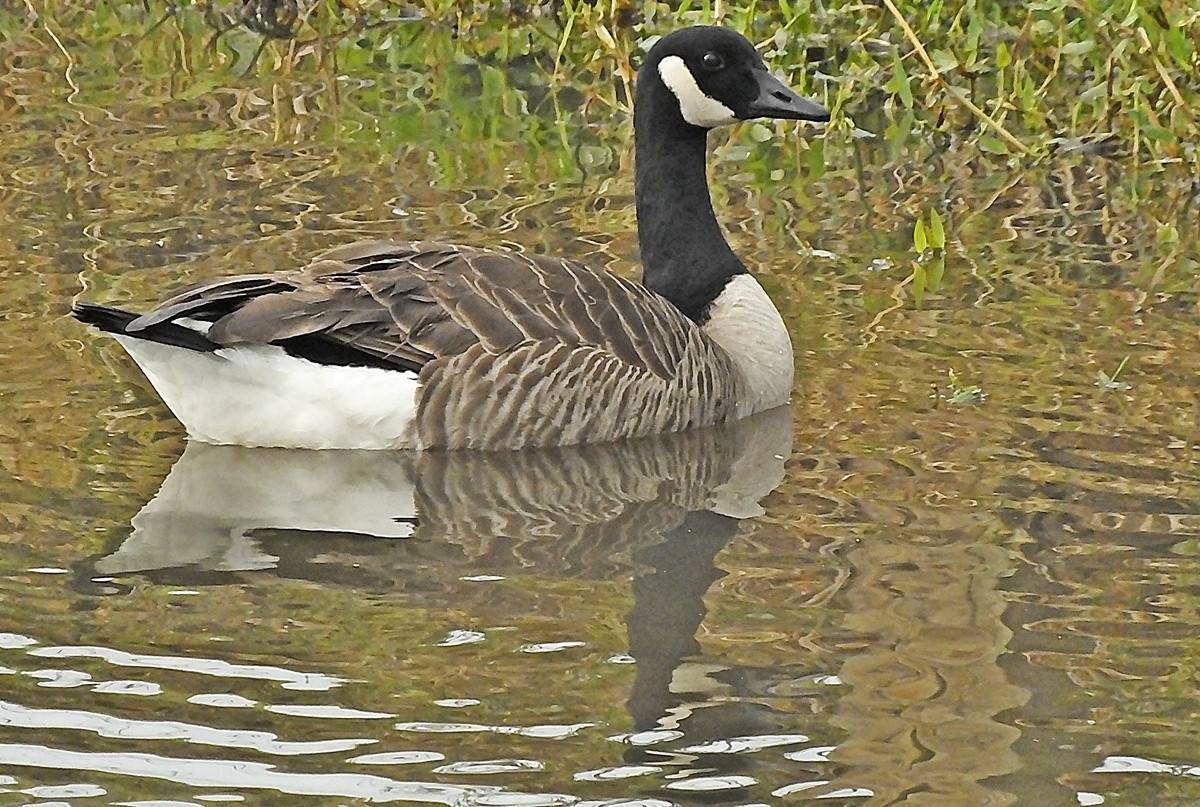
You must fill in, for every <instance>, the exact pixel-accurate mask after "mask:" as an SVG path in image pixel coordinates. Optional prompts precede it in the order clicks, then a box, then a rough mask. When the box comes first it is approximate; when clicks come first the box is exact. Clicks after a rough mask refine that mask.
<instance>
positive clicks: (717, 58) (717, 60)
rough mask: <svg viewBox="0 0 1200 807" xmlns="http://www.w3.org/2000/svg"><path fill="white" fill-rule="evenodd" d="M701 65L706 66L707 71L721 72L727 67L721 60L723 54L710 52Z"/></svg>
mask: <svg viewBox="0 0 1200 807" xmlns="http://www.w3.org/2000/svg"><path fill="white" fill-rule="evenodd" d="M700 63H701V64H702V65H704V69H705V70H720V69H721V68H722V67H724V66H725V60H724V59H722V58H721V54H719V53H713V52H712V51H709V52H708V53H706V54H704V56H703V57H702V58H701V59H700Z"/></svg>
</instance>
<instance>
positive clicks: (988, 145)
mask: <svg viewBox="0 0 1200 807" xmlns="http://www.w3.org/2000/svg"><path fill="white" fill-rule="evenodd" d="M979 148H981V149H983V150H984V151H986V152H987V153H989V154H1008V146H1006V145H1005V144H1004V141H1003V140H1001V139H1000V138H998V137H995V136H993V135H980V136H979Z"/></svg>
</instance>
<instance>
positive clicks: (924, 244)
mask: <svg viewBox="0 0 1200 807" xmlns="http://www.w3.org/2000/svg"><path fill="white" fill-rule="evenodd" d="M913 247H914V248H916V250H917V252H920V253H924V252H925V250H927V249H928V248H929V239H928V238H927V237H926V236H925V222H924V221H922V220H921V219H917V226H916V227H914V228H913Z"/></svg>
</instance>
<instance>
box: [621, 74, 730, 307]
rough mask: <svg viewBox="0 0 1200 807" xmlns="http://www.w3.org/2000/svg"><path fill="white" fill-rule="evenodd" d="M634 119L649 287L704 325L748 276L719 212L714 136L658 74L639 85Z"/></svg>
mask: <svg viewBox="0 0 1200 807" xmlns="http://www.w3.org/2000/svg"><path fill="white" fill-rule="evenodd" d="M633 120H634V132H635V154H634V156H635V161H636V180H635V183H636V184H635V193H636V197H637V222H638V245H639V246H640V248H641V253H642V256H641V257H642V283H643V284H644V285H645V286H646V287H647V288H649V289H650V290H652V291H654V292H657V293H658V294H661V295H662V296H663V297H666V298H667V299H668V300H670V301H671V302H672V303H674V305H675V306H676V307H677V308H678V309H679V310H680V311H682V312H683V313H684V314H685V315H686V316H687V317H689V318H690V319H692V320H695V321H697V322H699V321H701V320H702V318H703V317H704V314H705V310H706V309H707V308H708V306H709V304H710V303H712V301H713V300H715V299H716V298H717V295H719V294H720V293H721V290H722V289H724V288H725V284H727V283H728V282H729V279H730V278H732V277H733V276H734V275H737V274H741V273H743V272H745V271H746V267H745V266H743V265H742V262H741V261H740V260H738V258H737V256H736V255H734V254H733V250H731V249H730V248H729V244H727V243H726V242H725V236H724V234H723V233H722V232H721V227H720V225H719V224H717V217H716V214H715V213H713V207H712V199H711V198H710V197H709V194H708V178H707V176H706V175H705V157H706V154H707V143H706V137H707V134H708V132H707V130H706V129H702V128H700V127H698V126H692V125H691V124H689V123H687V122H685V121H684V120H683V118H682V116H681V115H680V114H679V103H678V101H676V99H675V97H674V95H672V94H671V91H670V90H668V89H667V88H666V86H665V85H663V83H662V82H661V81H659V80H658V77H657V76H643V77H642V80H640V81H639V82H638V93H637V100H636V102H635V104H634V112H633Z"/></svg>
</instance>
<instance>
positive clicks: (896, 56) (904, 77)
mask: <svg viewBox="0 0 1200 807" xmlns="http://www.w3.org/2000/svg"><path fill="white" fill-rule="evenodd" d="M885 89H887V90H888V91H889V92H891V93H892V94H893V95H897V96H899V97H900V103H902V104H904V108H905V109H912V108H913V92H912V83H911V82H910V81H909V78H908V73H906V72H905V71H904V63H903V62H902V61H901V60H900V53H899V51H897V52H895V53H893V54H892V78H891V80H890V81H888V83H887V85H886V87H885Z"/></svg>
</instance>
